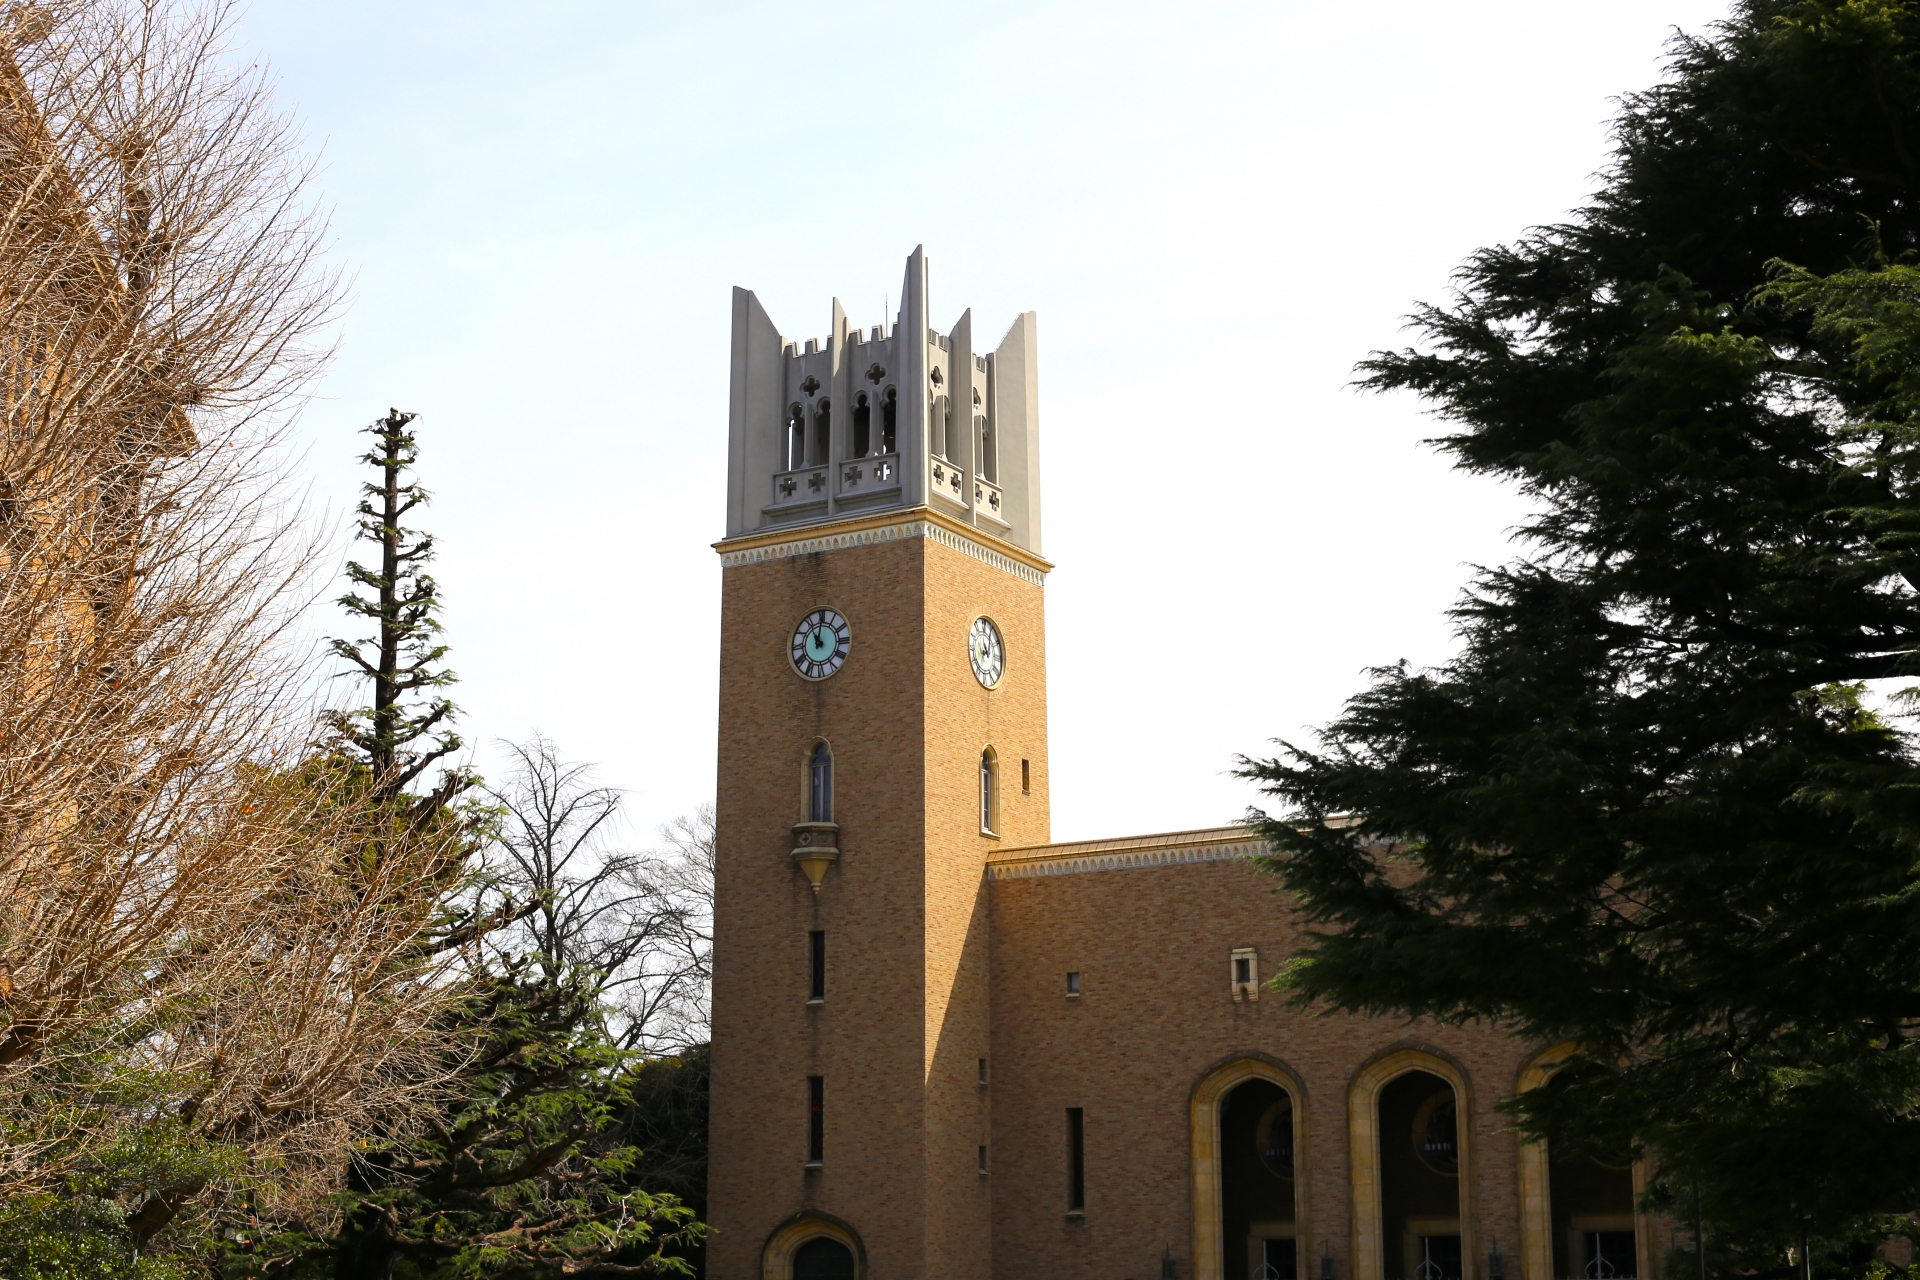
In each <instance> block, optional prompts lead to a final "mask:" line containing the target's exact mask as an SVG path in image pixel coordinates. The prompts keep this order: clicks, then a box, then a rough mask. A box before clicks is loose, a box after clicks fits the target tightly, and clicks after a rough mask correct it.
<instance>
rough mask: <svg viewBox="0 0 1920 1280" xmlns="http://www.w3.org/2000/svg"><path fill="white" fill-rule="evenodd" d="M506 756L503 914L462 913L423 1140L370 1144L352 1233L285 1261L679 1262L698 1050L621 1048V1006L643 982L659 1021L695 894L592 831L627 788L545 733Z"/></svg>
mask: <svg viewBox="0 0 1920 1280" xmlns="http://www.w3.org/2000/svg"><path fill="white" fill-rule="evenodd" d="M515 753H516V756H517V759H518V762H519V763H518V768H517V769H516V771H515V774H514V776H513V779H512V781H511V782H510V783H509V784H508V785H507V786H506V787H505V788H504V789H503V790H500V791H489V792H488V793H487V795H488V798H489V799H490V800H492V801H493V802H495V806H496V808H495V813H496V814H497V816H498V818H499V821H498V822H497V823H496V824H495V828H494V833H493V837H492V839H493V843H492V847H491V849H490V851H489V853H490V856H489V858H488V864H489V866H488V872H487V876H486V880H487V884H488V892H489V893H498V894H500V895H503V896H504V898H505V901H506V903H507V904H508V905H507V906H505V907H502V908H499V909H495V910H491V911H489V910H487V909H486V907H485V904H484V901H476V902H475V903H474V904H473V905H472V908H471V909H470V911H469V912H468V918H472V919H481V920H485V921H488V922H489V925H490V927H489V928H488V930H487V932H486V934H485V936H484V938H483V939H482V940H481V942H480V944H479V946H478V947H477V948H476V952H477V958H476V962H475V964H474V966H473V968H472V970H471V972H470V976H469V979H468V983H467V989H466V998H465V1000H464V1002H463V1003H462V1004H461V1006H460V1007H459V1008H458V1009H457V1010H456V1011H455V1014H454V1022H455V1024H456V1032H457V1034H456V1035H455V1036H454V1037H453V1045H454V1047H453V1049H452V1051H451V1052H450V1053H449V1054H448V1057H447V1061H446V1063H445V1070H446V1072H447V1076H448V1081H449V1084H448V1089H447V1091H446V1093H445V1095H444V1098H443V1101H442V1103H441V1105H440V1106H438V1107H437V1108H436V1109H435V1111H434V1112H433V1114H432V1115H430V1116H428V1117H426V1122H425V1124H424V1125H423V1126H421V1127H420V1128H419V1129H418V1130H417V1131H415V1132H411V1133H407V1134H402V1135H392V1136H386V1135H368V1137H367V1141H366V1143H365V1145H364V1146H363V1148H362V1149H361V1150H360V1151H358V1152H356V1153H355V1155H356V1161H355V1168H354V1171H353V1174H352V1188H351V1196H350V1199H351V1202H352V1208H351V1211H350V1212H349V1214H348V1216H347V1221H346V1226H345V1229H344V1230H343V1231H342V1232H341V1233H340V1235H339V1236H338V1237H337V1238H336V1239H334V1240H332V1241H330V1242H327V1243H325V1244H316V1243H315V1242H313V1241H310V1240H302V1241H293V1240H289V1241H288V1242H286V1244H285V1246H283V1250H282V1251H283V1254H285V1255H295V1256H291V1257H290V1258H289V1263H288V1266H287V1267H286V1268H285V1270H284V1271H283V1272H282V1274H291V1275H298V1276H305V1277H320V1276H326V1275H329V1274H330V1275H331V1276H333V1277H335V1280H362V1278H363V1277H365V1278H370V1280H461V1278H463V1277H468V1276H483V1275H484V1276H496V1277H512V1278H514V1280H546V1278H548V1277H554V1278H557V1277H560V1276H630V1275H641V1274H662V1275H667V1274H691V1273H692V1266H693V1260H695V1259H697V1258H698V1257H699V1246H700V1241H701V1236H702V1232H703V1230H704V1228H703V1227H702V1226H701V1225H700V1224H699V1223H698V1222H697V1221H696V1220H695V1216H694V1215H695V1211H694V1209H693V1208H691V1207H689V1206H688V1205H687V1204H686V1203H684V1202H683V1197H685V1196H692V1197H695V1198H696V1203H698V1202H699V1200H701V1199H703V1198H704V1189H705V1138H706V1134H705V1128H706V1126H705V1061H706V1060H705V1054H704V1049H703V1048H702V1049H696V1050H693V1051H691V1052H689V1053H687V1054H685V1055H683V1056H681V1057H659V1058H651V1059H649V1058H646V1057H644V1056H642V1054H641V1053H640V1052H638V1051H636V1050H634V1049H631V1048H628V1047H627V1045H626V1044H624V1043H622V1042H623V1041H626V1042H630V1043H644V1042H648V1041H656V1040H658V1039H659V1033H660V1030H661V1029H658V1028H656V1029H655V1031H654V1033H653V1034H642V1035H638V1036H636V1035H635V1034H633V1032H634V1030H635V1028H634V1027H633V1025H632V1021H633V1019H634V1017H635V1014H634V1013H633V1002H632V1001H630V1000H622V999H621V998H620V997H621V995H622V994H623V992H625V991H626V990H627V989H628V988H630V987H633V986H636V985H637V986H641V987H644V988H646V989H647V990H649V991H651V992H652V993H654V998H652V999H649V1000H646V1001H643V1002H642V1003H643V1004H644V1005H645V1006H647V1007H648V1008H651V1009H655V1010H658V1011H659V1012H658V1013H656V1015H655V1016H656V1017H661V1016H663V1015H665V1016H666V1019H667V1021H669V1022H670V1021H671V1011H672V1010H673V1009H675V1008H677V1007H678V1002H677V1001H676V1000H675V999H674V998H673V994H672V990H671V986H672V983H673V982H674V981H679V980H680V979H678V978H677V977H675V976H674V975H678V974H680V973H681V971H682V970H683V969H684V968H685V966H684V965H681V964H678V963H673V962H671V957H672V955H673V954H674V953H675V952H677V951H678V950H681V949H683V947H684V945H685V942H686V935H688V934H689V933H690V932H692V933H697V932H698V930H699V927H700V916H701V909H702V903H701V901H700V899H699V896H698V894H694V895H692V898H693V900H692V901H682V899H683V898H684V897H685V896H686V895H684V894H682V893H681V892H679V891H678V890H677V888H676V885H677V883H678V881H677V878H676V877H675V876H674V875H673V874H672V872H673V870H674V869H675V868H674V866H663V865H658V863H657V860H649V859H645V858H641V857H638V856H635V855H629V854H624V853H621V852H620V851H618V850H616V849H613V848H611V847H610V846H609V845H608V844H607V843H606V834H607V832H608V831H609V830H611V828H612V825H613V822H614V820H615V818H616V816H617V814H618V810H619V804H620V794H619V792H617V791H615V790H613V789H612V788H607V787H600V786H595V785H593V784H592V783H591V781H590V779H589V777H588V771H587V770H586V769H585V768H584V767H581V766H577V765H568V764H566V763H564V762H563V761H561V760H560V759H559V757H558V755H557V753H556V752H555V751H554V749H553V747H552V744H550V743H548V742H546V741H544V740H541V739H536V740H535V741H534V742H533V743H532V744H529V745H528V746H523V747H518V748H515ZM683 861H684V860H683ZM515 903H522V904H525V906H524V907H521V908H514V907H513V906H512V904H515ZM661 954H665V955H667V956H668V957H669V963H667V964H665V965H664V966H663V965H662V964H661V963H659V962H658V957H659V956H660V955H661ZM663 972H664V973H665V974H666V975H668V976H669V982H668V984H667V985H666V986H663V985H662V982H661V978H662V975H663ZM702 972H704V970H702ZM643 1144H644V1145H643Z"/></svg>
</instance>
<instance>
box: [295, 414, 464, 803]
mask: <svg viewBox="0 0 1920 1280" xmlns="http://www.w3.org/2000/svg"><path fill="white" fill-rule="evenodd" d="M414 416H415V415H413V414H411V413H401V412H400V411H399V410H398V409H390V410H388V411H387V416H386V417H384V418H382V419H380V420H379V421H378V422H375V423H374V424H373V425H372V426H370V427H368V428H367V432H368V434H370V435H372V436H374V437H375V438H376V439H377V440H378V441H379V445H378V447H376V448H374V449H372V450H369V451H368V452H367V453H366V454H364V455H362V456H361V459H360V460H361V461H362V462H364V463H366V464H367V465H368V466H371V467H375V468H377V469H378V470H379V472H380V479H379V480H378V481H370V482H368V483H367V484H364V485H362V486H361V494H362V497H361V500H360V505H359V507H358V508H357V513H358V515H359V522H358V525H357V528H358V532H359V536H360V539H361V540H362V541H364V542H370V543H372V544H373V545H374V546H375V547H376V548H378V550H379V554H380V563H379V564H378V565H376V566H374V567H371V568H369V567H368V566H366V565H363V564H360V563H359V562H358V561H349V562H348V564H347V577H348V578H349V579H350V580H351V581H352V582H353V583H354V584H355V585H356V586H358V587H360V588H362V589H363V590H365V591H367V592H370V593H371V595H362V594H360V593H359V592H348V593H347V594H346V595H344V596H342V597H340V601H339V603H340V606H341V607H342V608H343V609H345V610H346V611H347V612H348V613H349V614H351V615H354V616H357V617H360V618H364V619H366V620H367V621H368V622H370V623H372V624H373V627H374V634H373V635H371V636H369V637H366V638H365V639H361V640H340V639H336V640H333V641H332V642H331V645H332V649H333V652H334V654H335V655H336V656H338V657H340V658H342V659H345V660H346V662H347V663H348V664H349V666H350V668H351V672H352V673H353V674H358V675H360V676H364V677H365V678H366V680H367V681H368V683H369V684H370V686H371V688H370V690H369V692H370V693H371V695H372V696H371V705H369V706H367V707H365V708H363V709H360V710H356V711H352V712H346V713H342V714H338V715H336V716H334V717H333V720H334V727H335V729H336V730H337V731H338V732H339V734H340V735H341V739H342V741H343V742H345V743H346V744H347V745H348V746H349V747H350V748H351V749H352V750H353V751H355V752H357V753H358V754H359V756H360V758H361V759H363V760H365V762H366V763H367V765H368V767H369V768H370V769H371V770H372V772H373V776H374V779H375V785H376V786H377V787H378V788H379V790H380V793H381V795H382V796H383V797H385V798H388V799H397V798H398V797H400V796H401V795H402V794H404V793H405V792H406V790H407V788H408V787H410V786H412V785H413V783H414V782H415V780H416V779H418V778H419V777H420V776H421V775H422V774H424V773H425V772H426V771H427V770H428V769H429V768H430V767H431V766H432V765H433V764H434V763H435V762H436V761H438V760H441V759H444V758H445V757H447V756H449V755H452V754H453V753H454V752H455V751H458V750H459V749H460V746H461V742H460V737H459V735H458V734H456V733H454V732H453V729H452V723H453V719H454V716H455V714H456V709H455V707H454V705H453V702H452V701H451V700H450V699H448V698H447V697H446V696H445V695H443V694H441V693H439V692H437V691H438V690H440V689H443V688H445V687H446V686H448V685H451V684H453V683H455V680H456V678H457V677H455V676H454V674H453V673H452V672H451V671H449V670H447V669H445V668H444V667H442V666H441V665H440V663H441V661H442V660H443V659H444V658H445V657H446V653H447V646H446V645H445V644H444V643H442V642H441V640H440V620H439V618H438V616H437V615H438V613H439V609H440V595H439V587H438V586H437V585H436V584H435V583H434V580H433V578H432V577H431V576H430V575H429V574H427V573H426V572H425V569H426V566H427V565H428V564H429V563H431V562H432V560H433V536H432V535H431V534H425V533H421V532H419V531H418V530H415V529H410V528H408V527H407V526H406V525H404V524H403V523H401V522H402V521H403V520H404V519H405V518H406V517H407V516H408V515H409V514H411V513H412V512H413V511H414V510H416V509H417V508H419V507H422V506H425V505H426V503H427V501H428V494H427V491H426V489H424V488H423V487H422V486H421V485H420V484H418V483H417V482H413V481H408V482H405V483H403V482H402V479H403V477H404V476H405V474H406V473H407V472H408V471H410V470H412V469H413V467H414V464H415V463H417V462H418V461H419V457H420V449H419V443H418V441H416V440H415V438H414V435H413V433H412V432H411V431H410V430H408V426H409V425H410V424H411V423H412V422H413V419H414ZM421 699H424V701H421ZM475 781H476V779H474V778H473V777H471V776H470V775H468V774H466V773H464V772H463V771H460V770H451V771H449V772H448V773H447V774H446V775H445V776H444V777H443V778H442V780H441V782H440V785H439V786H438V788H436V790H435V791H434V792H433V793H432V794H431V795H428V796H425V797H422V798H421V799H420V801H419V803H418V805H417V806H416V807H417V808H418V809H419V811H420V812H422V813H427V812H432V811H433V810H436V809H439V808H441V807H442V806H444V805H445V804H446V803H447V802H448V801H449V800H451V799H452V798H453V797H454V796H456V795H458V794H459V793H460V792H462V791H464V790H467V789H468V788H470V787H471V786H473V785H474V783H475Z"/></svg>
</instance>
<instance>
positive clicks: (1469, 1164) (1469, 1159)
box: [1347, 1044, 1482, 1280]
mask: <svg viewBox="0 0 1920 1280" xmlns="http://www.w3.org/2000/svg"><path fill="white" fill-rule="evenodd" d="M1414 1071H1424V1072H1426V1073H1428V1074H1429V1075H1434V1076H1438V1077H1439V1078H1440V1079H1442V1080H1444V1081H1446V1083H1447V1084H1448V1085H1449V1086H1450V1087H1451V1088H1452V1089H1453V1105H1454V1115H1455V1117H1456V1119H1455V1130H1454V1132H1455V1134H1456V1135H1457V1139H1458V1141H1459V1144H1460V1199H1459V1211H1460V1270H1461V1272H1462V1274H1463V1275H1464V1276H1465V1277H1466V1280H1478V1278H1479V1277H1480V1276H1481V1274H1482V1271H1481V1265H1480V1263H1481V1259H1480V1253H1479V1240H1478V1235H1479V1232H1478V1231H1476V1230H1475V1227H1476V1225H1477V1224H1476V1221H1475V1215H1474V1200H1475V1195H1474V1191H1475V1185H1474V1184H1475V1176H1476V1172H1477V1166H1476V1165H1475V1164H1474V1160H1473V1154H1474V1141H1473V1122H1474V1116H1475V1114H1476V1111H1475V1108H1474V1099H1473V1086H1472V1081H1471V1078H1470V1077H1469V1076H1468V1075H1467V1071H1466V1068H1465V1067H1463V1066H1461V1065H1460V1063H1458V1062H1457V1061H1455V1060H1454V1058H1453V1057H1452V1055H1450V1054H1446V1053H1444V1052H1442V1051H1441V1050H1439V1049H1438V1048H1435V1047H1434V1046H1431V1045H1426V1044H1402V1045H1395V1046H1392V1047H1389V1048H1387V1049H1383V1050H1381V1051H1380V1052H1379V1053H1378V1054H1376V1055H1374V1057H1372V1058H1371V1059H1369V1060H1368V1061H1367V1062H1366V1063H1364V1064H1363V1065H1362V1066H1361V1067H1360V1069H1359V1070H1358V1071H1356V1072H1354V1074H1353V1079H1352V1081H1351V1083H1349V1084H1348V1086H1347V1143H1348V1164H1349V1167H1350V1169H1351V1171H1352V1180H1353V1186H1352V1192H1351V1200H1350V1203H1351V1205H1352V1207H1353V1280H1386V1263H1387V1260H1386V1243H1385V1240H1386V1223H1385V1221H1384V1220H1383V1217H1382V1215H1383V1213H1384V1211H1385V1207H1386V1206H1385V1204H1384V1197H1383V1195H1382V1192H1381V1186H1380V1094H1381V1092H1382V1091H1383V1090H1384V1089H1385V1088H1386V1087H1387V1086H1388V1085H1389V1084H1391V1083H1393V1082H1394V1081H1395V1080H1398V1079H1399V1078H1400V1077H1401V1076H1404V1075H1407V1074H1409V1073H1411V1072H1414Z"/></svg>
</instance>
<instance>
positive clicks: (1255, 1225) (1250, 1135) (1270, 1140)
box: [1220, 1080, 1299, 1280]
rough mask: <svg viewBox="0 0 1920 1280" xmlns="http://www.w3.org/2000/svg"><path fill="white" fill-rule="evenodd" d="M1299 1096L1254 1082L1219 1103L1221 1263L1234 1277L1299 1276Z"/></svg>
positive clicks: (1282, 1279)
mask: <svg viewBox="0 0 1920 1280" xmlns="http://www.w3.org/2000/svg"><path fill="white" fill-rule="evenodd" d="M1293 1138H1294V1133H1293V1098H1292V1096H1291V1095H1290V1094H1288V1092H1287V1091H1286V1090H1285V1089H1282V1088H1281V1087H1280V1086H1279V1085H1277V1084H1275V1083H1273V1082H1272V1081H1271V1080H1249V1081H1247V1082H1246V1083H1245V1084H1242V1085H1239V1086H1238V1087H1236V1088H1235V1089H1234V1090H1233V1092H1231V1093H1229V1094H1228V1095H1227V1098H1226V1102H1225V1105H1223V1106H1222V1107H1221V1109H1220V1216H1221V1224H1220V1226H1221V1232H1220V1239H1221V1247H1222V1254H1223V1256H1222V1259H1221V1261H1222V1262H1223V1263H1224V1264H1225V1267H1226V1276H1227V1277H1228V1280H1299V1264H1298V1255H1297V1247H1296V1245H1295V1242H1294V1239H1293V1234H1294V1196H1293V1186H1294V1151H1293Z"/></svg>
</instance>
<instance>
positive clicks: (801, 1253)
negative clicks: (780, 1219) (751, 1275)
mask: <svg viewBox="0 0 1920 1280" xmlns="http://www.w3.org/2000/svg"><path fill="white" fill-rule="evenodd" d="M866 1274H867V1263H866V1250H865V1248H864V1247H863V1246H862V1245H861V1243H860V1237H859V1235H858V1234H856V1233H855V1232H854V1229H853V1228H852V1227H851V1226H850V1225H848V1224H847V1223H845V1222H842V1221H840V1219H838V1218H835V1217H832V1216H831V1215H828V1214H824V1213H818V1212H810V1213H800V1214H795V1215H794V1216H793V1217H791V1218H789V1219H787V1221H786V1222H785V1223H783V1224H782V1225H781V1226H780V1227H779V1229H778V1230H776V1231H775V1232H774V1233H773V1235H772V1236H770V1237H769V1238H768V1240H767V1243H766V1247H765V1248H764V1249H763V1250H762V1252H761V1265H760V1275H761V1280H865V1277H866Z"/></svg>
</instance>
